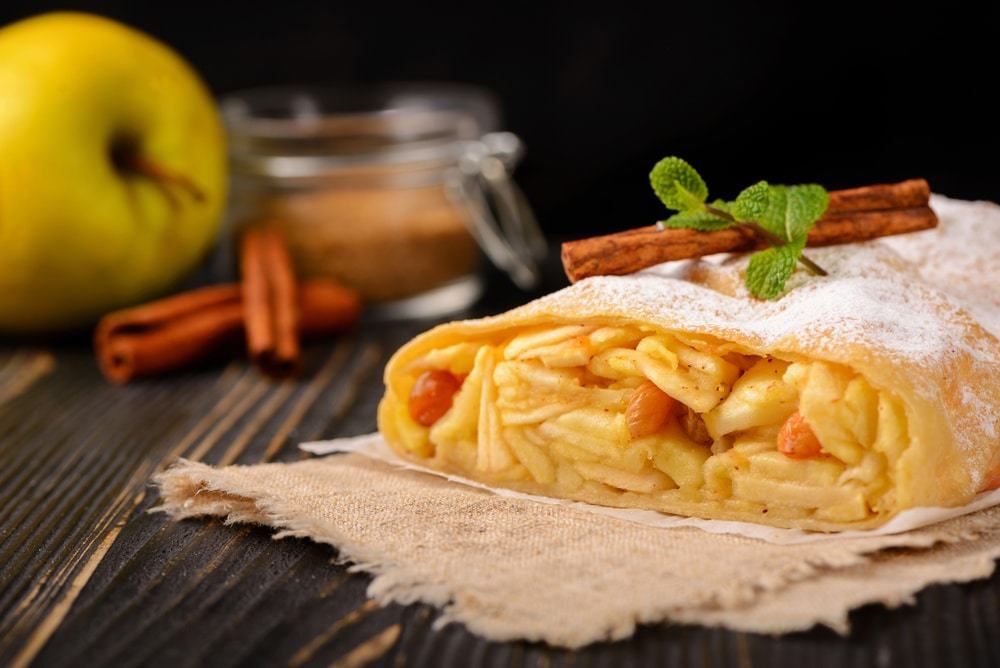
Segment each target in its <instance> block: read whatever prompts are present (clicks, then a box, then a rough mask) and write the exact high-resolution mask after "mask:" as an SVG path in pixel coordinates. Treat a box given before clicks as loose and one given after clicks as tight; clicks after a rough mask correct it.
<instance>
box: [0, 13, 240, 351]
mask: <svg viewBox="0 0 1000 668" xmlns="http://www.w3.org/2000/svg"><path fill="white" fill-rule="evenodd" d="M225 144H226V139H225V129H224V126H223V124H222V120H221V117H220V114H219V110H218V106H217V104H216V102H215V99H214V98H213V96H212V95H211V93H210V91H209V90H208V88H207V86H206V84H205V82H204V81H203V80H202V79H201V78H200V76H199V74H198V73H197V72H196V71H195V70H194V69H193V68H192V66H191V65H190V64H189V63H188V62H186V61H185V60H184V59H183V58H182V57H181V56H180V55H179V54H178V53H177V52H176V51H174V50H173V49H171V48H170V47H168V46H167V45H165V44H163V43H162V42H160V41H158V40H156V39H155V38H153V37H151V36H150V35H148V34H146V33H143V32H140V31H138V30H136V29H134V28H132V27H130V26H126V25H123V24H121V23H119V22H117V21H114V20H111V19H108V18H105V17H101V16H96V15H93V14H87V13H79V12H53V13H46V14H40V15H37V16H33V17H30V18H27V19H23V20H21V21H18V22H15V23H11V24H9V25H7V26H5V27H3V28H0V334H11V333H12V334H14V335H20V334H32V333H44V334H52V333H63V332H71V331H74V330H82V329H84V328H86V327H89V326H91V325H93V324H94V323H95V322H96V320H97V319H98V318H99V317H100V316H101V315H103V314H104V313H107V312H109V311H112V310H115V309H118V308H122V307H125V306H129V305H134V304H136V303H139V302H142V301H146V300H149V299H152V298H156V297H158V296H163V295H165V294H167V293H169V292H170V291H172V290H176V289H178V288H179V287H181V286H182V285H183V282H184V281H185V280H186V279H188V278H190V277H191V276H192V275H193V273H194V272H195V271H196V270H197V269H198V268H199V266H200V264H201V262H202V261H203V260H204V259H205V258H206V256H207V254H208V252H209V249H210V248H211V246H212V244H213V242H214V240H215V238H216V235H217V233H218V231H219V229H220V227H221V218H222V215H223V213H224V208H225V199H226V196H227V183H228V170H227V164H226V146H225Z"/></svg>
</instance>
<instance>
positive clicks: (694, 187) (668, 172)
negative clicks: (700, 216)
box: [649, 156, 708, 211]
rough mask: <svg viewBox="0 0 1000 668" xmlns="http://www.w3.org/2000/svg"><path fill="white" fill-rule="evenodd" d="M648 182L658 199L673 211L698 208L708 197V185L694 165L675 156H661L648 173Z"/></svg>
mask: <svg viewBox="0 0 1000 668" xmlns="http://www.w3.org/2000/svg"><path fill="white" fill-rule="evenodd" d="M649 183H650V185H652V186H653V192H655V193H656V196H657V197H659V198H660V201H662V202H663V204H664V205H665V206H666V207H667V208H668V209H672V210H674V211H688V210H691V209H700V208H702V207H703V206H704V204H705V200H707V199H708V186H706V185H705V181H703V180H702V178H701V175H699V174H698V172H696V171H695V169H694V167H692V166H691V165H689V164H688V163H687V162H685V161H684V160H681V159H680V158H675V157H672V156H671V157H667V158H663V159H662V160H660V161H659V162H657V163H656V164H655V165H654V166H653V169H652V171H650V173H649Z"/></svg>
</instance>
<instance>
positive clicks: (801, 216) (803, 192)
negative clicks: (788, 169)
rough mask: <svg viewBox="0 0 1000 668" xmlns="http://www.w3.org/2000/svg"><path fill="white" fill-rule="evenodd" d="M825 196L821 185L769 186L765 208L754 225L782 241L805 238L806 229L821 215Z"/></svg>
mask: <svg viewBox="0 0 1000 668" xmlns="http://www.w3.org/2000/svg"><path fill="white" fill-rule="evenodd" d="M827 200H828V197H827V193H826V190H825V189H824V188H823V187H822V186H817V185H813V184H808V185H800V186H776V185H773V186H770V188H769V193H768V198H767V207H766V209H765V211H764V212H763V214H762V215H761V216H760V218H758V219H757V223H759V224H760V226H761V227H763V228H765V229H766V230H768V231H770V232H773V233H774V234H776V235H778V237H780V238H781V239H783V240H784V241H795V240H798V239H799V238H803V239H804V238H805V235H806V234H808V233H809V229H810V228H811V227H812V226H813V224H814V223H815V222H816V221H817V220H818V219H819V217H820V216H822V215H823V212H824V211H826V206H827Z"/></svg>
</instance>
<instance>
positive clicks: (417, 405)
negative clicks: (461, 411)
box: [409, 369, 462, 427]
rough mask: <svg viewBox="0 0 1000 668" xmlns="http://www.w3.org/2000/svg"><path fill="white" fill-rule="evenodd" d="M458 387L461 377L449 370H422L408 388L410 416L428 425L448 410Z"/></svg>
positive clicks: (419, 422) (460, 383) (460, 384)
mask: <svg viewBox="0 0 1000 668" xmlns="http://www.w3.org/2000/svg"><path fill="white" fill-rule="evenodd" d="M460 387H462V381H461V379H459V378H458V376H456V375H455V374H453V373H451V372H450V371H445V370H443V369H432V370H430V371H424V372H423V373H422V374H420V376H418V377H417V382H416V383H414V384H413V389H411V390H410V397H409V409H410V417H411V418H413V420H414V422H417V423H418V424H421V425H423V426H425V427H430V426H431V425H432V424H434V423H435V422H437V421H438V420H440V419H441V416H443V415H444V414H445V413H447V412H448V409H449V408H451V404H452V400H453V399H454V398H455V393H456V392H458V390H459V388H460Z"/></svg>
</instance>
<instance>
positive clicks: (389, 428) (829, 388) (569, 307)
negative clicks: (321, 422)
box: [378, 242, 1000, 531]
mask: <svg viewBox="0 0 1000 668" xmlns="http://www.w3.org/2000/svg"><path fill="white" fill-rule="evenodd" d="M813 256H814V257H815V259H817V260H818V261H819V262H820V263H821V264H822V265H823V266H824V268H826V269H827V270H828V271H829V275H828V276H825V277H815V276H809V275H805V274H804V273H802V274H801V275H800V273H796V274H795V275H794V276H793V278H792V283H791V285H790V287H789V288H788V289H787V291H786V293H785V294H784V295H783V296H782V297H781V298H780V299H777V300H773V301H761V300H757V299H754V298H753V297H751V296H749V295H748V294H747V293H746V291H745V288H744V287H743V278H742V276H743V273H742V272H743V271H744V270H745V258H743V257H739V256H737V257H733V258H729V259H728V260H726V261H712V260H718V258H714V259H709V260H702V261H688V262H679V263H671V264H669V265H661V266H660V267H656V268H653V269H651V270H646V271H643V272H639V273H637V274H633V275H629V276H621V277H614V276H602V277H595V278H589V279H585V280H582V281H580V282H578V283H576V284H574V285H571V286H569V287H567V288H564V289H562V290H559V291H557V292H554V293H552V294H549V295H546V296H544V297H541V298H540V299H537V300H534V301H532V302H530V303H528V304H525V305H523V306H520V307H517V308H515V309H513V310H510V311H508V312H506V313H503V314H500V315H496V316H491V317H487V318H483V319H475V320H462V321H455V322H450V323H445V324H442V325H439V326H437V327H435V328H432V329H431V330H429V331H427V332H424V333H422V334H420V335H418V336H417V337H415V338H414V339H412V340H411V341H409V342H408V343H406V344H405V345H404V346H402V347H401V348H400V349H399V350H398V351H396V353H395V354H394V355H393V356H392V358H391V359H390V361H389V363H388V364H387V366H386V369H385V384H386V392H385V395H384V397H383V399H382V401H381V403H380V406H379V414H378V421H379V429H380V431H381V432H382V434H383V436H384V437H385V439H386V441H387V442H388V444H389V445H390V446H391V447H392V448H393V449H394V450H395V451H397V453H399V454H400V455H402V456H403V457H404V458H406V459H409V460H411V461H414V462H416V463H419V464H421V465H423V466H426V467H429V468H432V469H435V470H439V471H441V472H445V473H449V474H455V475H460V476H464V477H466V478H469V479H472V480H475V481H478V482H481V483H485V484H487V485H490V486H494V487H507V488H512V489H516V490H520V491H524V492H529V493H534V494H539V495H547V496H552V497H558V498H564V499H571V500H577V501H585V502H590V503H595V504H601V505H606V506H612V507H621V508H642V509H651V510H657V511H661V512H665V513H673V514H679V515H685V516H694V517H702V518H709V519H729V520H741V521H749V522H755V523H762V524H767V525H771V526H778V527H788V528H799V529H806V530H816V531H839V530H844V529H863V528H872V527H876V526H879V525H881V524H884V523H885V522H886V521H888V520H889V519H890V518H892V517H893V516H895V515H896V514H898V513H899V512H900V511H901V510H904V509H907V508H913V507H918V506H946V507H948V506H957V505H961V504H964V503H966V502H968V501H969V500H971V499H972V498H973V496H975V495H976V493H977V492H979V491H981V490H982V489H984V488H985V487H988V486H990V485H992V484H994V483H993V482H992V481H993V480H994V478H993V477H991V474H992V473H994V472H995V471H996V469H997V463H998V461H1000V456H998V452H1000V432H998V429H1000V383H997V382H996V366H997V362H998V360H1000V341H998V340H997V338H996V337H995V336H994V335H993V334H991V333H990V332H988V331H986V330H985V329H984V328H983V327H982V326H980V325H979V324H978V323H977V322H975V321H974V320H973V319H972V318H970V317H969V315H968V314H967V313H966V312H964V311H963V310H961V309H960V308H959V307H958V306H956V305H954V304H953V303H952V302H951V301H950V300H949V299H948V298H947V297H946V295H945V294H943V293H942V292H939V291H938V290H936V289H935V288H934V287H933V286H930V285H929V284H927V283H925V282H923V281H921V280H920V279H919V277H918V275H917V272H916V271H915V270H914V269H913V268H912V267H911V266H910V265H909V264H907V263H906V262H905V261H904V260H902V259H901V258H900V257H899V256H898V255H896V254H895V253H893V252H892V251H891V250H890V249H889V248H888V247H887V246H884V245H880V244H879V243H878V242H870V243H867V244H856V245H852V246H849V247H844V246H842V247H831V248H828V249H817V250H816V251H814V252H813ZM995 460H998V461H995Z"/></svg>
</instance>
